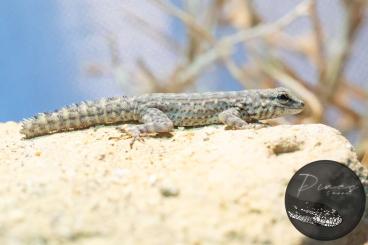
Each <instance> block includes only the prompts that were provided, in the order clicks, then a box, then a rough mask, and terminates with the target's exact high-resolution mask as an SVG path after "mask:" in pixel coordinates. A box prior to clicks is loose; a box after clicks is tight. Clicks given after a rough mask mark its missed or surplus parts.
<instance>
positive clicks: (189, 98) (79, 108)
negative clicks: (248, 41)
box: [20, 87, 304, 147]
mask: <svg viewBox="0 0 368 245" xmlns="http://www.w3.org/2000/svg"><path fill="white" fill-rule="evenodd" d="M303 108H304V102H303V101H302V100H301V99H299V98H297V97H296V96H295V95H293V94H292V93H291V91H290V90H289V89H286V88H283V87H278V88H272V89H251V90H241V91H227V92H205V93H152V94H144V95H138V96H131V97H127V96H122V97H110V98H103V99H100V100H96V101H83V102H81V103H79V104H72V105H69V106H66V107H63V108H61V109H58V110H55V111H54V112H46V113H39V114H37V115H35V116H33V117H32V118H28V119H24V120H23V121H22V128H21V130H20V132H21V133H22V134H24V135H25V137H24V138H25V139H29V138H33V137H38V136H42V135H47V134H53V133H58V132H63V131H71V130H78V129H84V128H88V127H92V126H97V125H107V124H119V123H129V122H135V123H141V124H125V125H124V126H123V127H122V128H121V129H122V130H123V131H124V132H125V133H127V134H128V135H129V136H131V137H132V141H131V143H130V146H131V147H132V145H133V143H134V141H135V140H137V139H138V140H142V138H141V137H142V136H143V135H144V134H147V133H168V132H171V131H173V129H174V127H175V126H180V127H181V126H183V127H188V126H205V125H211V124H224V125H226V126H228V127H230V128H233V129H245V128H248V127H252V125H256V124H257V123H258V125H261V124H259V120H264V119H271V118H276V117H281V116H285V115H292V114H297V113H299V112H301V111H302V110H303Z"/></svg>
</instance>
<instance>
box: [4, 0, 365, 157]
mask: <svg viewBox="0 0 368 245" xmlns="http://www.w3.org/2000/svg"><path fill="white" fill-rule="evenodd" d="M367 5H368V1H366V0H321V1H316V0H314V1H313V0H304V1H298V0H283V1H281V0H276V1H267V0H253V1H252V0H226V1H225V0H204V1H196V0H170V1H169V0H166V1H165V0H142V1H133V0H104V1H98V0H55V1H49V0H37V1H36V0H33V1H32V0H30V1H21V0H3V1H1V2H0V52H1V54H2V55H1V56H0V105H1V106H0V121H10V120H12V121H19V120H21V119H22V118H24V117H29V116H32V115H33V114H35V113H38V112H43V111H50V110H54V109H56V108H59V107H61V106H64V105H66V104H70V103H74V102H78V101H80V100H85V99H97V98H100V97H104V96H118V95H135V94H141V93H150V92H184V91H185V92H191V91H215V90H240V89H244V88H246V89H251V88H267V87H275V86H284V87H288V88H290V89H292V90H293V91H294V93H295V94H297V95H298V96H300V97H301V98H303V99H304V100H305V101H306V103H307V108H306V110H305V111H304V112H303V113H302V114H301V115H298V116H297V117H290V118H286V119H278V120H277V121H275V122H274V123H276V124H277V123H324V124H328V125H331V126H333V127H335V128H337V129H339V130H340V131H341V132H342V133H343V134H344V135H345V136H346V137H347V138H348V139H349V140H350V141H351V142H352V143H353V144H354V145H355V147H356V150H357V152H358V154H359V158H360V160H362V161H363V162H364V163H366V164H368V83H367V79H368V69H367V65H368V47H367V44H368V12H367Z"/></svg>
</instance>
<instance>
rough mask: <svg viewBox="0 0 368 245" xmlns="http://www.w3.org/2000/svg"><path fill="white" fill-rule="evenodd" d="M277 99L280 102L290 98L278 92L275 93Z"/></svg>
mask: <svg viewBox="0 0 368 245" xmlns="http://www.w3.org/2000/svg"><path fill="white" fill-rule="evenodd" d="M277 99H278V100H279V101H280V102H288V101H289V100H290V97H289V96H288V95H287V94H279V95H277Z"/></svg>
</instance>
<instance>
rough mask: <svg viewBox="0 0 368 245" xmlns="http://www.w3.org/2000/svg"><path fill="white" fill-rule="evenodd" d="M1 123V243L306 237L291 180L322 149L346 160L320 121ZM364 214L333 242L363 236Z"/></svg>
mask: <svg viewBox="0 0 368 245" xmlns="http://www.w3.org/2000/svg"><path fill="white" fill-rule="evenodd" d="M19 129H20V126H19V125H18V124H16V123H3V124H0V136H1V141H0V178H1V185H0V212H1V216H0V227H1V230H0V231H1V236H0V244H20V243H26V244H55V243H65V244H314V243H317V242H315V241H313V240H311V239H308V238H306V237H305V236H303V235H302V234H301V233H299V232H298V231H297V230H296V229H295V228H294V227H293V226H292V224H291V223H290V222H289V220H288V217H287V215H286V212H285V209H284V194H285V189H286V185H287V183H288V181H289V180H290V178H291V177H292V175H293V174H294V173H295V171H297V170H298V169H299V168H301V167H302V166H304V165H305V164H307V163H309V162H312V161H315V160H321V159H330V160H335V161H339V162H342V163H345V164H347V165H349V166H350V167H351V168H353V169H354V170H355V171H356V172H357V173H358V174H359V175H360V176H361V178H362V180H363V181H364V182H365V184H368V183H367V181H366V180H367V176H368V175H367V174H366V170H365V169H364V168H363V167H362V166H361V165H360V164H359V162H358V160H357V157H356V155H355V153H354V151H353V148H352V146H351V144H350V143H349V142H348V141H347V140H346V139H345V138H344V137H343V136H341V134H340V133H339V132H338V131H337V130H335V129H332V128H330V127H328V126H324V125H313V124H311V125H295V126H290V125H282V126H275V127H269V128H264V129H259V130H252V129H250V130H224V129H223V126H209V127H203V128H196V129H188V130H176V131H175V132H174V133H173V135H172V136H171V137H169V136H167V135H166V136H165V137H151V138H145V141H144V142H143V143H142V142H136V143H135V144H134V146H133V149H130V147H129V142H130V139H119V138H120V137H119V136H120V132H119V131H117V130H116V129H115V128H114V127H113V126H111V127H100V128H98V129H93V128H92V129H87V130H81V131H75V132H66V133H59V134H54V135H49V136H43V137H39V138H34V139H31V140H23V139H21V138H22V136H21V135H20V134H19ZM366 229H367V225H366V224H365V223H364V222H361V224H360V225H359V226H358V227H357V228H356V229H355V230H354V231H353V232H352V233H351V234H349V235H348V236H346V237H344V238H341V239H339V240H337V241H334V242H338V243H339V244H362V243H364V242H366V241H367V234H365V233H366V232H365V230H366Z"/></svg>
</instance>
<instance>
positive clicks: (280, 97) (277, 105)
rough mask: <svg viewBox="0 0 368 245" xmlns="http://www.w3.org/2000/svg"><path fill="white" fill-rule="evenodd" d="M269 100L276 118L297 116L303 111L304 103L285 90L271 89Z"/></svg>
mask: <svg viewBox="0 0 368 245" xmlns="http://www.w3.org/2000/svg"><path fill="white" fill-rule="evenodd" d="M270 98H271V101H270V102H271V104H272V107H273V108H274V110H275V113H276V116H283V115H290V114H297V113H299V112H301V111H302V110H303V109H304V102H303V101H302V100H301V99H299V98H297V97H296V96H295V95H293V94H292V93H291V92H290V90H288V89H286V88H281V87H280V88H276V89H273V90H272V92H271V96H270Z"/></svg>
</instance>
